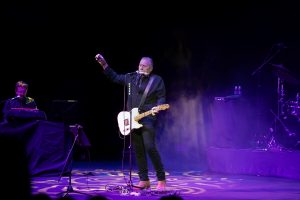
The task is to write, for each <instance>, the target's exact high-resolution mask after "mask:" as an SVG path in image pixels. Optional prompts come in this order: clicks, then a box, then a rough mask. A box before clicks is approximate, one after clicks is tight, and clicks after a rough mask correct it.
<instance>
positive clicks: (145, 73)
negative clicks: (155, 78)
mask: <svg viewBox="0 0 300 200" xmlns="http://www.w3.org/2000/svg"><path fill="white" fill-rule="evenodd" d="M136 72H137V73H138V74H140V75H145V76H148V75H149V74H150V73H147V72H142V71H136Z"/></svg>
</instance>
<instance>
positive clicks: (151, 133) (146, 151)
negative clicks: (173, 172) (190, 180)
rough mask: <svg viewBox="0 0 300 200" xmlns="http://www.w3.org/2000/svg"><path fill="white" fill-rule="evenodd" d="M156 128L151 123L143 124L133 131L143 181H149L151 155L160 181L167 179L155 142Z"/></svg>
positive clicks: (133, 141) (137, 160)
mask: <svg viewBox="0 0 300 200" xmlns="http://www.w3.org/2000/svg"><path fill="white" fill-rule="evenodd" d="M155 135H156V130H155V128H154V127H153V126H152V125H151V124H150V125H147V124H145V125H143V127H141V128H139V129H137V130H135V131H134V132H133V133H132V144H133V148H134V151H135V158H136V162H137V167H138V175H139V178H140V180H141V181H148V180H149V176H148V170H149V169H148V162H147V157H148V156H149V158H150V160H151V162H152V164H153V166H154V169H155V171H156V177H157V180H158V181H163V180H165V179H166V177H165V170H164V166H163V164H162V161H161V156H160V154H159V152H158V150H157V146H156V142H155Z"/></svg>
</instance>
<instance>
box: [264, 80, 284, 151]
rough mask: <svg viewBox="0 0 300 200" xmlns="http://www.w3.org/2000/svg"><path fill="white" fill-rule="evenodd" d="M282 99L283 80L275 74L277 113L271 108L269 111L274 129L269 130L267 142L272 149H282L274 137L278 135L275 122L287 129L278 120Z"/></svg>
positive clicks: (281, 110) (281, 109) (281, 111)
mask: <svg viewBox="0 0 300 200" xmlns="http://www.w3.org/2000/svg"><path fill="white" fill-rule="evenodd" d="M283 100H284V86H283V80H281V78H280V77H279V76H277V113H276V114H275V113H274V112H273V111H272V110H271V113H272V114H273V115H274V117H275V119H274V129H273V131H272V132H271V138H270V141H269V142H268V144H267V145H268V148H269V149H273V150H282V146H281V145H279V144H278V143H277V141H276V139H275V136H276V135H278V134H279V133H278V124H277V122H280V123H281V125H282V126H283V127H284V128H285V130H287V127H286V126H285V125H284V123H283V122H282V121H281V120H280V117H279V116H280V115H281V114H282V113H283V105H282V103H283Z"/></svg>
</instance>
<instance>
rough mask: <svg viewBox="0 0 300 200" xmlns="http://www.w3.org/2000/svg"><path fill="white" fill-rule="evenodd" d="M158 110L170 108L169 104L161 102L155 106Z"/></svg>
mask: <svg viewBox="0 0 300 200" xmlns="http://www.w3.org/2000/svg"><path fill="white" fill-rule="evenodd" d="M157 108H158V110H166V109H169V108H170V105H169V104H161V105H158V106H157Z"/></svg>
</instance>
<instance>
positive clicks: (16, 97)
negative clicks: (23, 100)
mask: <svg viewBox="0 0 300 200" xmlns="http://www.w3.org/2000/svg"><path fill="white" fill-rule="evenodd" d="M20 97H21V96H15V97H14V98H12V99H11V100H15V99H18V98H20Z"/></svg>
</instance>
